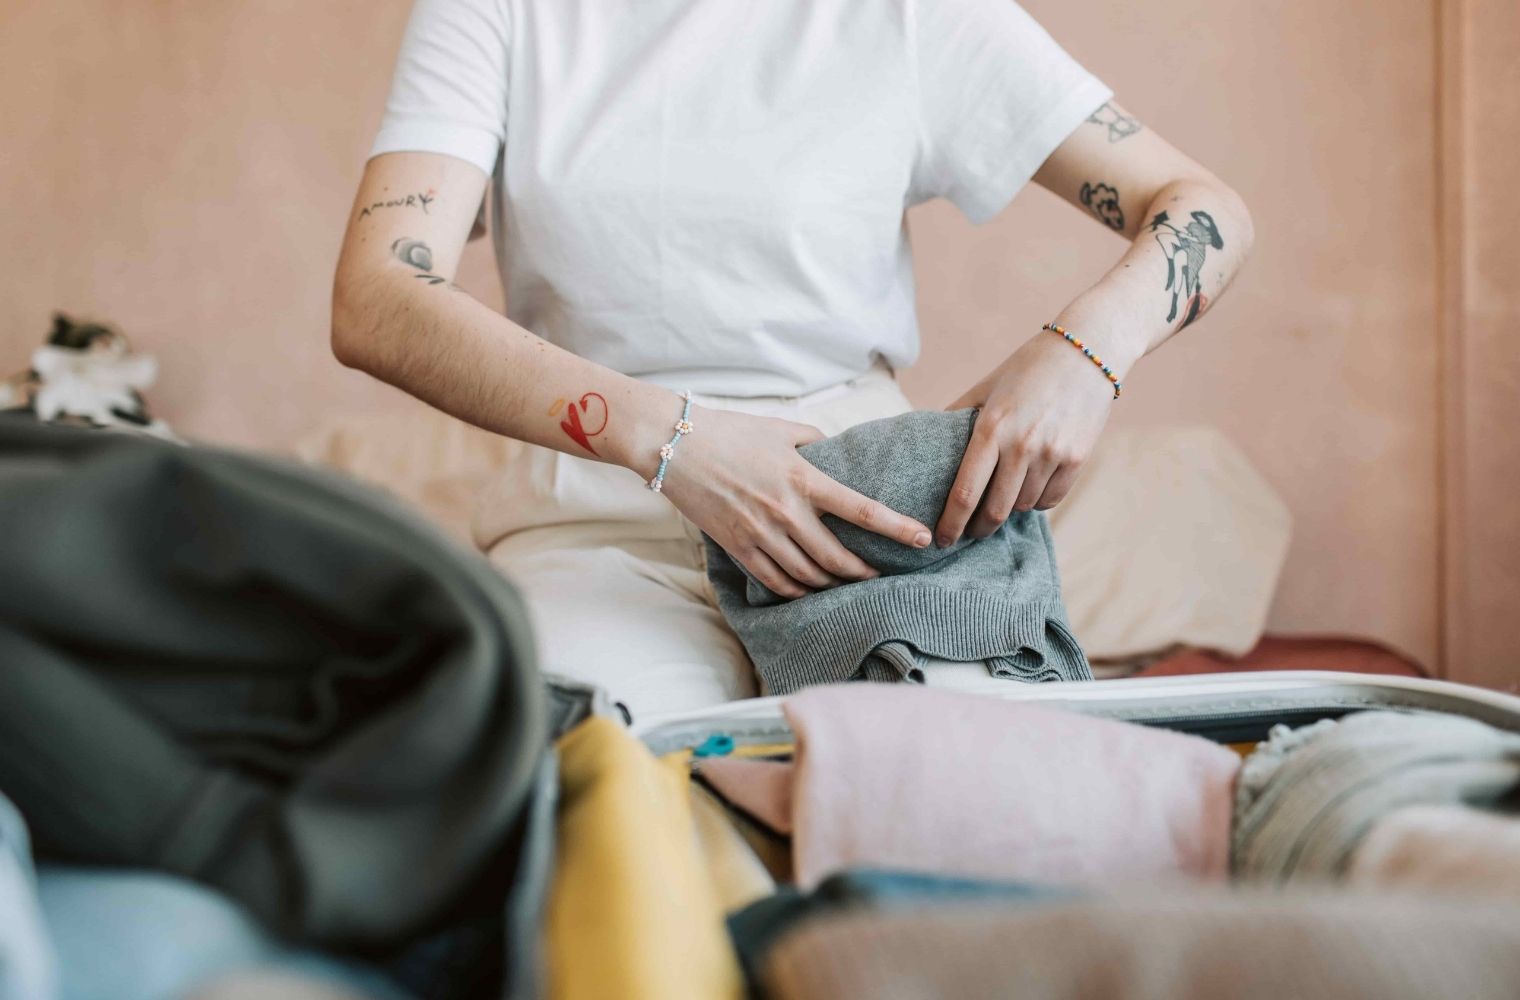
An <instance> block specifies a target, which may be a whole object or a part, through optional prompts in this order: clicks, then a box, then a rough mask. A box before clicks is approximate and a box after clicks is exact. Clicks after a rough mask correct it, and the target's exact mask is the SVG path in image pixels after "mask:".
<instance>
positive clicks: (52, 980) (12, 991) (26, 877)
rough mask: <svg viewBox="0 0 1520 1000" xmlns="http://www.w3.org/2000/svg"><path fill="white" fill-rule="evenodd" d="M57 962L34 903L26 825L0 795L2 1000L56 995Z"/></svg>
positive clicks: (45, 999) (34, 883)
mask: <svg viewBox="0 0 1520 1000" xmlns="http://www.w3.org/2000/svg"><path fill="white" fill-rule="evenodd" d="M57 996H58V962H57V958H56V956H55V955H54V954H53V944H52V942H51V941H49V940H48V936H47V927H46V925H45V924H44V923H43V919H42V912H41V910H40V909H39V908H38V906H37V879H36V873H35V872H34V871H33V869H32V850H31V843H30V839H29V838H28V837H27V832H26V824H25V823H24V822H23V821H22V819H21V813H19V812H17V811H16V807H15V806H14V805H12V804H11V800H10V799H7V798H6V797H5V796H4V795H0V1000H54V998H55V997H57Z"/></svg>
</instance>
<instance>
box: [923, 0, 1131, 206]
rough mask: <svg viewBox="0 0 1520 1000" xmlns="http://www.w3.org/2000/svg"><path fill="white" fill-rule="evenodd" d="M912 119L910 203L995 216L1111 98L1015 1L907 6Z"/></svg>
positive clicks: (926, 1)
mask: <svg viewBox="0 0 1520 1000" xmlns="http://www.w3.org/2000/svg"><path fill="white" fill-rule="evenodd" d="M908 3H909V10H910V11H912V12H913V16H912V19H911V22H910V31H909V40H910V58H911V59H912V61H913V64H914V71H915V72H914V81H915V88H914V89H915V91H916V94H915V96H916V99H917V104H918V107H917V111H918V115H919V120H918V121H919V146H920V148H919V150H918V156H917V158H916V160H915V164H914V171H913V179H912V188H913V195H912V197H911V199H910V200H911V201H912V202H913V203H917V202H919V201H927V200H928V199H930V198H933V197H936V196H942V197H944V198H947V199H949V200H950V201H952V202H954V203H955V205H956V206H958V207H959V208H960V210H961V211H962V212H963V213H964V214H965V215H966V217H967V218H968V219H970V220H971V221H972V222H973V223H974V224H977V225H980V224H981V223H983V222H986V221H988V220H989V219H991V218H992V217H993V216H994V215H996V214H998V212H999V211H1001V210H1002V209H1003V207H1004V206H1006V205H1007V204H1008V202H1010V201H1011V200H1012V199H1013V196H1014V195H1015V194H1017V193H1018V191H1019V189H1020V188H1022V187H1023V186H1024V185H1025V184H1027V183H1028V182H1029V179H1030V178H1031V177H1033V176H1034V173H1035V171H1036V170H1038V169H1039V168H1040V164H1042V163H1044V162H1045V160H1046V158H1047V157H1049V156H1050V154H1051V153H1052V152H1054V151H1055V149H1056V147H1057V146H1059V145H1060V144H1061V143H1062V142H1064V141H1065V140H1066V138H1067V137H1068V136H1070V135H1071V133H1072V132H1073V131H1075V129H1076V128H1077V126H1078V125H1080V124H1082V122H1083V121H1085V120H1086V119H1087V118H1088V116H1090V115H1091V114H1092V113H1093V112H1094V111H1095V110H1097V109H1098V108H1099V107H1101V106H1102V104H1103V102H1105V101H1107V100H1108V99H1109V98H1110V97H1112V96H1113V91H1112V90H1110V89H1109V88H1108V87H1107V86H1106V85H1105V84H1104V83H1103V82H1102V81H1101V80H1099V79H1098V78H1097V77H1095V76H1093V74H1091V73H1090V72H1088V71H1087V70H1086V69H1085V68H1083V67H1082V66H1081V65H1080V64H1079V63H1078V62H1077V61H1076V60H1075V59H1073V58H1072V57H1071V56H1070V55H1069V54H1068V53H1067V52H1066V51H1065V50H1064V49H1062V48H1061V46H1060V45H1058V44H1057V43H1056V41H1055V39H1053V38H1051V37H1050V34H1049V33H1048V32H1047V31H1046V30H1045V29H1044V28H1043V27H1041V26H1040V24H1039V23H1038V22H1037V21H1035V19H1034V18H1032V17H1030V16H1029V14H1028V12H1026V11H1025V10H1024V8H1023V7H1021V6H1020V5H1019V4H1018V3H1016V2H1015V0H908Z"/></svg>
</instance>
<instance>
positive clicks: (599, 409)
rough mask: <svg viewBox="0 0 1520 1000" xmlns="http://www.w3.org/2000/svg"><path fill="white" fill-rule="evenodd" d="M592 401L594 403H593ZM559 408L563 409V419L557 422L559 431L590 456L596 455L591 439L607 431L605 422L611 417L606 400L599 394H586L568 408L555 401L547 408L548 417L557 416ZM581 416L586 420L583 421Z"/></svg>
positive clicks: (562, 403) (562, 401)
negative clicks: (589, 453)
mask: <svg viewBox="0 0 1520 1000" xmlns="http://www.w3.org/2000/svg"><path fill="white" fill-rule="evenodd" d="M592 400H595V401H596V402H595V403H593V402H592ZM561 407H565V419H563V420H561V421H560V422H559V429H560V430H562V431H564V432H565V434H566V435H567V436H568V437H569V438H570V440H572V441H574V442H575V443H576V444H578V445H580V446H581V447H582V448H585V449H586V450H587V451H589V452H591V454H593V455H595V454H597V450H596V449H595V448H593V447H592V446H591V439H592V438H594V437H596V436H597V435H598V434H600V433H602V431H604V430H606V429H607V422H608V420H610V419H611V417H612V412H611V410H610V409H609V408H608V406H607V400H606V399H604V398H603V397H602V394H601V393H599V392H588V393H586V394H585V395H584V396H582V397H581V398H580V399H579V400H573V401H571V402H570V404H569V406H565V400H563V399H556V400H555V401H554V405H553V406H551V407H549V416H551V417H552V416H555V415H557V414H558V413H559V411H560V408H561ZM583 416H584V417H585V418H586V419H584V420H583V419H582V417H583ZM588 428H594V429H588Z"/></svg>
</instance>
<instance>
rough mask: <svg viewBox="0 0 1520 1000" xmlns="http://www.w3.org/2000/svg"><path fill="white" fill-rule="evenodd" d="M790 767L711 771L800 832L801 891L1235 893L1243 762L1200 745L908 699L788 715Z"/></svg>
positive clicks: (1040, 714)
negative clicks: (1005, 886)
mask: <svg viewBox="0 0 1520 1000" xmlns="http://www.w3.org/2000/svg"><path fill="white" fill-rule="evenodd" d="M782 710H783V712H784V713H785V714H786V718H787V721H788V722H789V723H790V725H791V728H792V731H793V732H794V733H795V735H796V747H797V749H796V754H795V759H794V761H793V763H790V764H785V763H775V762H769V761H752V760H740V759H732V758H709V759H706V760H703V761H702V763H701V773H702V775H703V777H705V778H706V779H707V780H708V781H709V782H710V783H711V784H712V785H713V787H714V788H716V789H717V790H718V791H719V792H721V793H722V794H723V795H724V796H725V797H726V798H728V799H729V801H730V802H732V803H733V804H734V805H736V806H738V807H739V808H741V809H744V810H746V811H748V812H750V813H751V814H753V815H754V816H755V817H756V818H758V819H760V820H762V821H764V822H767V823H769V824H770V825H771V826H773V827H775V828H776V829H777V830H779V831H782V832H786V831H787V830H790V831H791V833H792V857H793V864H794V867H795V877H796V880H797V882H798V884H799V885H801V886H802V887H803V888H805V889H806V888H812V887H813V886H814V885H816V884H817V883H818V882H819V881H820V880H822V879H823V878H825V877H827V876H828V875H829V874H830V873H832V872H835V871H839V870H842V869H846V868H859V867H877V868H882V867H885V868H893V869H900V870H912V871H922V872H934V873H941V874H946V875H961V876H969V877H980V878H1006V879H1023V880H1035V881H1042V882H1063V883H1071V884H1083V885H1105V886H1108V885H1113V884H1115V883H1118V882H1139V881H1153V880H1157V879H1166V878H1168V877H1172V876H1179V875H1186V876H1196V877H1201V878H1207V879H1219V878H1223V877H1224V874H1225V870H1226V867H1227V861H1228V855H1229V839H1230V814H1231V808H1232V802H1233V794H1234V783H1235V775H1236V773H1237V772H1238V771H1239V768H1240V758H1239V757H1238V756H1237V755H1236V754H1235V753H1234V752H1232V751H1230V750H1228V749H1226V748H1224V747H1222V746H1219V745H1218V744H1215V743H1211V742H1209V741H1208V740H1204V739H1201V738H1199V737H1195V736H1184V735H1182V734H1179V733H1173V732H1168V731H1165V730H1161V729H1153V728H1148V727H1145V726H1140V725H1136V724H1133V723H1127V722H1113V721H1110V720H1106V719H1098V718H1093V717H1090V716H1085V715H1080V714H1077V713H1074V712H1065V711H1058V710H1054V709H1048V708H1039V707H1036V706H1033V705H1028V704H1021V703H1019V702H1015V701H1006V700H1003V699H1001V698H991V697H985V696H978V695H969V694H960V693H954V692H948V691H941V690H935V689H933V688H924V687H918V686H908V685H876V684H837V685H827V686H821V687H814V688H809V689H807V690H805V691H803V692H801V693H800V694H797V695H794V696H792V697H791V698H788V699H787V700H786V701H785V702H783V703H782Z"/></svg>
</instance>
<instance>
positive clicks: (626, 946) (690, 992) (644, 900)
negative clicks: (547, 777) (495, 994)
mask: <svg viewBox="0 0 1520 1000" xmlns="http://www.w3.org/2000/svg"><path fill="white" fill-rule="evenodd" d="M556 746H557V748H558V751H559V758H560V785H561V789H562V794H561V798H560V808H559V820H558V824H557V830H556V838H555V848H556V850H555V864H554V879H553V883H552V889H551V891H550V896H549V905H548V909H547V913H546V915H545V920H544V925H543V926H544V942H545V945H544V946H545V950H546V952H547V955H548V962H547V964H548V977H547V978H548V984H547V986H548V988H547V989H546V990H545V991H544V992H543V995H545V996H550V997H554V998H556V1000H602V998H604V997H619V998H624V1000H686V998H690V1000H725V998H731V1000H738V998H740V997H741V996H742V995H743V992H744V987H743V979H742V976H741V974H740V969H739V963H738V959H737V956H736V955H735V954H734V951H733V948H732V947H730V945H729V942H728V936H727V934H726V933H725V930H724V924H723V917H724V910H723V904H722V900H721V899H720V892H721V891H722V888H723V887H722V884H721V882H720V880H717V879H714V878H713V877H712V870H711V868H709V867H707V866H704V864H703V861H704V858H703V854H702V852H703V849H704V847H703V844H702V842H701V839H702V831H701V829H700V828H699V827H698V826H697V825H696V819H695V817H694V816H693V814H692V799H691V796H690V793H689V786H690V782H689V781H688V780H687V775H686V771H685V769H684V765H681V764H679V763H678V762H677V763H663V762H661V761H659V760H657V759H656V758H655V757H654V755H653V754H651V753H650V752H649V749H648V748H647V747H645V746H644V744H642V743H640V742H639V741H638V740H636V739H634V738H633V737H632V736H630V735H629V734H628V731H627V730H626V729H624V728H623V727H622V726H620V725H619V724H617V723H615V722H613V721H612V720H610V719H608V718H605V717H602V716H593V717H591V718H589V719H586V720H585V721H584V722H582V723H581V724H580V725H578V726H576V727H575V728H573V729H571V730H570V731H569V732H567V733H565V734H564V735H563V736H561V737H560V739H559V741H558V742H557V744H556Z"/></svg>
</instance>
